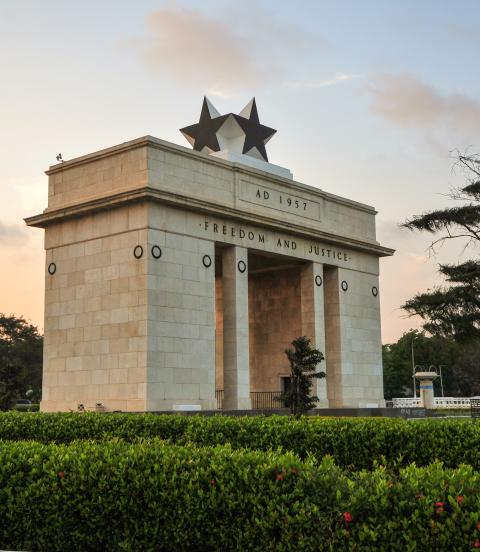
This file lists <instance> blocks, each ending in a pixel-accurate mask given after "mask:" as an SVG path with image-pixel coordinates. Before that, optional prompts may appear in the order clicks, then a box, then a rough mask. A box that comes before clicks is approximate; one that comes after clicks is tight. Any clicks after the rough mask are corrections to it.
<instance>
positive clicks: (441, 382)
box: [438, 364, 447, 397]
mask: <svg viewBox="0 0 480 552" xmlns="http://www.w3.org/2000/svg"><path fill="white" fill-rule="evenodd" d="M446 366H447V365H446V364H439V365H438V367H439V368H440V386H441V388H442V397H444V396H445V395H444V394H443V377H442V367H446Z"/></svg>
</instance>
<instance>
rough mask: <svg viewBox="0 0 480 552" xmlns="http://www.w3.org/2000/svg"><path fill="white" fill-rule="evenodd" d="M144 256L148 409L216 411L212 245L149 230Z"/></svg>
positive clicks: (194, 239)
mask: <svg viewBox="0 0 480 552" xmlns="http://www.w3.org/2000/svg"><path fill="white" fill-rule="evenodd" d="M151 208H152V209H154V208H155V206H151ZM154 246H157V247H160V248H161V257H160V258H159V259H155V258H154V257H153V256H152V251H151V250H152V247H154ZM148 251H149V265H148V275H147V288H148V360H147V383H148V386H147V409H148V410H171V409H172V407H173V406H174V405H179V404H180V405H181V404H196V405H200V406H201V407H202V409H212V408H215V406H216V402H215V250H214V244H213V242H210V241H206V240H201V239H198V238H191V237H188V236H181V235H178V234H172V233H168V232H163V231H161V230H156V229H150V230H149V233H148ZM209 262H210V263H211V264H210V265H209V266H205V264H207V265H208V263H209ZM204 263H205V264H204Z"/></svg>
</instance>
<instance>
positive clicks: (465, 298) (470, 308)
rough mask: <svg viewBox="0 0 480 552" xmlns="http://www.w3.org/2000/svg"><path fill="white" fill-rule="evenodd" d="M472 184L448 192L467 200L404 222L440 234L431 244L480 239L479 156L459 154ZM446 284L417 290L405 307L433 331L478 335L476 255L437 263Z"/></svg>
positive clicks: (479, 280)
mask: <svg viewBox="0 0 480 552" xmlns="http://www.w3.org/2000/svg"><path fill="white" fill-rule="evenodd" d="M457 160H458V163H457V164H458V166H460V167H461V168H462V169H464V171H465V173H466V177H467V180H468V181H469V184H468V185H467V186H465V187H463V188H460V189H456V190H453V191H451V192H450V194H449V197H450V199H453V200H455V201H462V202H463V205H458V206H454V207H448V208H446V209H440V210H435V211H429V212H427V213H423V214H422V215H415V216H413V217H412V218H411V219H410V220H407V221H406V222H405V223H404V224H403V225H402V226H403V227H405V228H408V229H410V230H419V231H422V232H430V233H431V234H437V233H440V237H439V238H437V239H436V240H435V241H434V242H433V243H432V245H431V247H432V248H434V247H435V246H436V245H437V244H441V243H443V242H445V241H446V240H452V239H463V240H466V245H469V244H477V243H478V242H480V156H478V155H458V158H457ZM439 272H440V273H441V274H442V275H443V276H444V277H445V280H446V282H447V284H449V285H447V286H440V287H436V288H434V289H433V290H429V291H426V292H423V293H418V294H417V295H415V296H414V297H413V298H412V299H409V300H408V301H407V302H406V303H405V304H404V305H403V306H402V308H403V309H405V310H406V311H407V312H408V313H409V314H410V315H412V316H413V315H418V316H420V317H421V318H422V319H423V321H424V325H423V327H424V329H425V330H427V331H428V332H429V333H431V334H433V335H440V336H443V337H453V338H454V339H455V340H457V341H469V340H472V339H474V338H477V339H478V338H480V262H479V260H478V259H472V260H469V261H466V262H463V263H459V264H448V265H439Z"/></svg>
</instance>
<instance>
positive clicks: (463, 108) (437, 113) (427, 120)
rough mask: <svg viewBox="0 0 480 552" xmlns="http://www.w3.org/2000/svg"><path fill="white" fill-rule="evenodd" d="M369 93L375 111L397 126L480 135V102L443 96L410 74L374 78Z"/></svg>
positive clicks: (466, 97) (451, 95) (462, 95)
mask: <svg viewBox="0 0 480 552" xmlns="http://www.w3.org/2000/svg"><path fill="white" fill-rule="evenodd" d="M367 91H368V92H369V94H370V95H371V98H372V102H371V105H370V110H371V112H372V113H374V114H375V115H378V116H380V117H382V118H384V119H385V120H387V121H390V122H392V123H394V124H396V125H399V126H402V127H416V128H420V129H426V130H444V131H447V132H450V133H451V132H453V133H456V134H458V135H462V136H464V137H468V136H472V137H473V136H478V128H479V127H480V102H478V101H477V100H474V99H472V98H469V97H468V96H465V95H464V94H460V93H450V94H442V93H441V92H440V91H439V90H438V89H436V88H435V87H433V86H431V85H429V84H426V83H425V82H423V81H421V80H420V79H418V78H416V77H414V76H413V75H410V74H408V73H401V74H398V75H391V74H386V73H381V74H377V75H374V76H372V77H371V78H370V79H369V82H368V84H367Z"/></svg>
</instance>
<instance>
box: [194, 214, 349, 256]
mask: <svg viewBox="0 0 480 552" xmlns="http://www.w3.org/2000/svg"><path fill="white" fill-rule="evenodd" d="M200 227H203V229H204V231H205V232H210V233H211V234H219V233H221V234H223V235H224V236H228V238H232V239H238V238H239V239H241V240H243V239H248V240H249V241H251V242H253V241H257V242H258V243H262V244H267V245H268V244H269V245H270V247H272V246H275V247H279V248H281V249H282V250H283V249H284V250H291V251H296V250H297V249H298V242H297V241H295V240H292V239H290V238H283V237H282V238H273V237H270V238H269V235H268V234H267V235H265V234H263V233H262V234H261V233H259V232H257V231H253V230H245V229H243V228H239V227H238V226H234V225H230V224H217V223H216V222H215V223H211V222H210V221H208V220H205V221H203V222H201V223H200ZM228 238H227V240H228ZM269 240H270V241H269ZM300 247H302V242H301V243H300ZM304 251H305V254H307V255H312V256H317V257H325V258H327V259H336V260H338V261H345V262H346V261H349V260H350V259H351V257H350V256H349V255H348V253H345V252H343V251H340V250H338V249H327V248H324V247H320V246H319V245H316V244H315V243H310V244H306V246H305V249H304Z"/></svg>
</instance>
